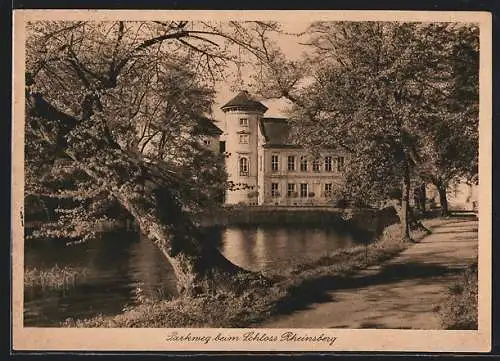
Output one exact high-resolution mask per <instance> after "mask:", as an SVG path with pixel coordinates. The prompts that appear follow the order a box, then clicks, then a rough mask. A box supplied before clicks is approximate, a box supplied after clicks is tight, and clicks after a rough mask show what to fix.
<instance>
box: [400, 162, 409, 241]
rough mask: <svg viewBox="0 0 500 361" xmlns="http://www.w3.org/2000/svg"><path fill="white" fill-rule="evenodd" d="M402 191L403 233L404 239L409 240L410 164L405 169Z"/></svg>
mask: <svg viewBox="0 0 500 361" xmlns="http://www.w3.org/2000/svg"><path fill="white" fill-rule="evenodd" d="M401 190H402V192H401V233H402V237H403V241H405V242H408V241H410V240H411V237H410V219H409V218H410V217H409V216H410V214H409V206H410V204H409V203H410V170H409V169H408V165H405V167H404V170H403V182H402V189H401Z"/></svg>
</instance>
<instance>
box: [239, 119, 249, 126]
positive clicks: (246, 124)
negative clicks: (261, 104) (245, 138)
mask: <svg viewBox="0 0 500 361" xmlns="http://www.w3.org/2000/svg"><path fill="white" fill-rule="evenodd" d="M240 127H248V119H247V118H240Z"/></svg>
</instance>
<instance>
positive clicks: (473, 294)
mask: <svg viewBox="0 0 500 361" xmlns="http://www.w3.org/2000/svg"><path fill="white" fill-rule="evenodd" d="M477 282H478V279H477V264H473V265H471V266H470V267H469V268H467V269H466V270H465V271H464V273H463V275H462V277H461V278H460V279H459V280H458V281H457V282H456V283H454V284H453V285H452V286H451V287H450V288H449V290H448V296H447V298H446V299H445V301H444V303H443V304H442V305H440V306H439V307H438V311H439V315H440V317H441V324H442V326H443V328H445V329H448V330H477V326H478V324H477V307H478V300H477V293H478V285H477Z"/></svg>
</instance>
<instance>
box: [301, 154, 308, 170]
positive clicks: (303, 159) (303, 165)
mask: <svg viewBox="0 0 500 361" xmlns="http://www.w3.org/2000/svg"><path fill="white" fill-rule="evenodd" d="M300 171H301V172H307V157H306V156H302V157H300Z"/></svg>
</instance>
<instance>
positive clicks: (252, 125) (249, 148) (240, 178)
mask: <svg viewBox="0 0 500 361" xmlns="http://www.w3.org/2000/svg"><path fill="white" fill-rule="evenodd" d="M261 116H262V113H261V112H257V111H242V110H228V111H226V113H225V118H226V119H225V125H226V134H225V138H226V152H227V153H228V158H227V159H226V167H227V172H228V180H229V181H232V182H233V183H235V184H236V185H240V186H244V185H246V186H249V187H253V189H238V190H228V191H227V192H226V204H238V203H245V204H257V203H258V197H252V198H249V196H248V195H249V193H254V192H257V191H258V189H257V177H258V152H257V142H258V122H259V120H260V117H261ZM241 118H246V119H247V120H248V127H244V126H241V125H240V119H241ZM240 134H248V140H249V141H248V144H242V143H241V142H240ZM242 157H245V158H247V159H248V166H249V172H248V175H242V174H240V169H239V165H240V164H239V162H240V158H242Z"/></svg>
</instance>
